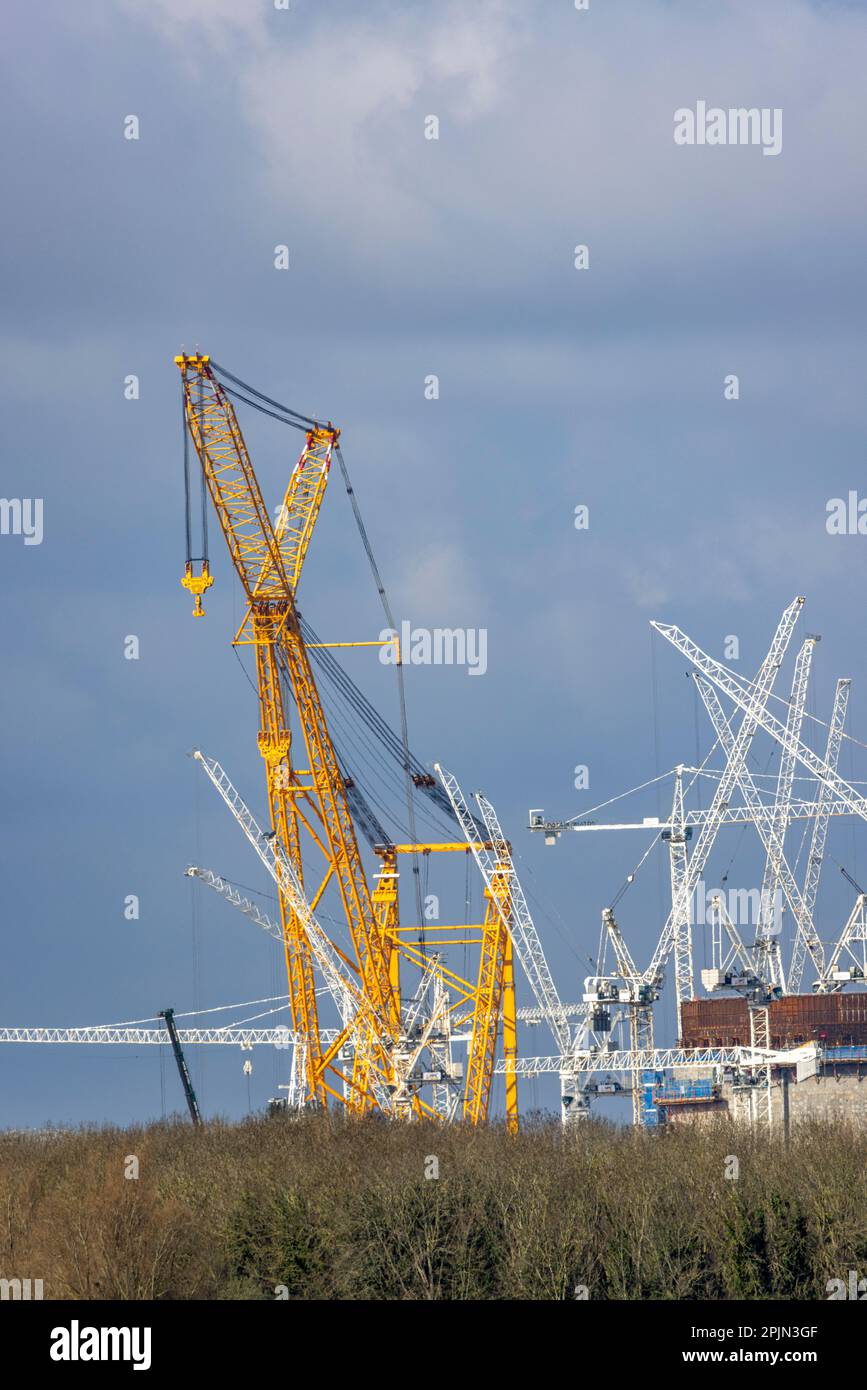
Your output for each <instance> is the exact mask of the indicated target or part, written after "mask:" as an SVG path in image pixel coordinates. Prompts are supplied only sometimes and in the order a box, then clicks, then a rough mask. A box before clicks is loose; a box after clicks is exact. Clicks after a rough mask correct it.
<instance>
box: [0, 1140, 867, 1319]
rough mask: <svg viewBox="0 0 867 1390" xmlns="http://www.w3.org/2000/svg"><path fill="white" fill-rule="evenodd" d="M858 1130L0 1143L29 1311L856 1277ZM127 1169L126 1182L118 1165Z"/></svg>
mask: <svg viewBox="0 0 867 1390" xmlns="http://www.w3.org/2000/svg"><path fill="white" fill-rule="evenodd" d="M865 1160H867V1136H865V1135H864V1134H863V1133H859V1132H858V1131H857V1130H855V1129H851V1128H849V1127H847V1126H820V1125H818V1124H817V1125H812V1124H811V1125H802V1126H799V1127H798V1128H797V1129H796V1130H795V1132H794V1133H793V1135H792V1137H791V1139H790V1141H789V1143H788V1144H784V1143H783V1141H782V1139H781V1138H779V1139H778V1138H775V1137H774V1138H768V1137H766V1136H762V1135H753V1134H751V1133H750V1132H748V1131H745V1130H742V1129H738V1128H735V1127H733V1126H732V1125H731V1124H730V1123H728V1122H726V1121H721V1122H719V1123H718V1124H717V1125H715V1126H712V1127H709V1128H707V1129H691V1128H688V1127H679V1126H672V1127H670V1128H669V1129H668V1130H666V1131H663V1132H658V1133H636V1132H633V1131H631V1130H627V1129H620V1128H615V1127H611V1126H609V1125H606V1124H603V1123H600V1122H590V1123H587V1124H585V1125H582V1126H579V1127H578V1128H577V1129H576V1130H575V1132H573V1133H571V1134H563V1133H562V1132H561V1131H560V1129H559V1127H557V1126H555V1125H553V1124H543V1123H539V1124H537V1125H529V1126H525V1128H524V1131H523V1132H522V1133H521V1135H519V1136H518V1137H517V1138H513V1137H510V1136H509V1135H508V1134H506V1133H505V1132H504V1131H503V1130H502V1129H501V1128H499V1127H496V1126H494V1127H491V1128H487V1129H479V1130H475V1131H473V1130H471V1129H468V1128H463V1127H454V1128H442V1129H440V1128H434V1127H429V1126H403V1125H391V1124H387V1123H382V1122H379V1121H376V1120H370V1121H365V1122H347V1121H345V1120H342V1119H341V1118H340V1117H338V1116H324V1115H313V1116H308V1117H304V1118H301V1119H289V1118H285V1117H281V1118H274V1119H261V1120H255V1121H250V1122H247V1123H244V1124H240V1125H232V1124H227V1123H226V1124H224V1123H219V1122H217V1123H210V1124H208V1125H206V1126H205V1127H204V1128H203V1129H201V1130H198V1131H196V1130H193V1129H192V1128H191V1127H189V1126H188V1125H187V1124H185V1123H181V1122H180V1121H178V1122H176V1123H163V1124H154V1125H150V1126H147V1127H143V1128H140V1129H132V1130H116V1129H94V1130H82V1131H77V1132H72V1133H60V1134H56V1135H38V1136H35V1135H17V1134H3V1135H0V1278H5V1279H15V1278H20V1279H28V1278H29V1279H31V1280H35V1279H42V1280H43V1287H44V1296H45V1297H46V1298H71V1299H75V1298H120V1299H197V1298H198V1299H201V1298H205V1299H239V1298H243V1299H273V1298H277V1297H288V1298H291V1299H450V1300H454V1299H568V1298H576V1297H578V1298H584V1297H588V1298H590V1299H729V1298H749V1299H763V1298H767V1299H775V1298H807V1299H824V1298H827V1297H828V1293H827V1285H828V1281H829V1280H831V1279H843V1280H846V1279H847V1278H848V1273H849V1271H850V1270H855V1271H856V1272H857V1273H858V1276H859V1278H860V1277H864V1276H867V1162H865ZM136 1173H137V1174H138V1176H135V1174H136Z"/></svg>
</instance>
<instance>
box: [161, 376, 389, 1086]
mask: <svg viewBox="0 0 867 1390" xmlns="http://www.w3.org/2000/svg"><path fill="white" fill-rule="evenodd" d="M175 362H176V364H177V366H178V368H179V370H180V372H181V377H182V381H183V392H184V409H185V418H186V424H187V428H188V430H189V436H190V438H191V439H192V441H193V445H194V447H195V450H196V453H197V455H198V458H199V462H200V464H201V469H202V475H203V478H204V483H205V486H206V488H207V491H208V494H209V496H210V500H211V502H212V504H213V507H214V510H215V511H216V514H217V518H218V520H219V522H220V527H221V530H222V532H223V535H224V537H225V539H226V544H227V545H228V548H229V554H230V555H231V558H232V563H233V564H234V567H235V570H236V572H237V574H238V578H239V579H240V581H241V584H242V586H243V589H244V592H245V595H246V599H247V610H246V613H245V615H244V618H243V620H242V622H241V625H240V627H239V629H238V632H237V633H236V635H235V638H234V645H251V646H253V648H254V650H255V658H256V674H257V684H258V693H259V714H260V728H259V740H258V742H259V751H260V753H261V755H262V758H263V760H264V763H265V772H266V782H267V791H268V803H269V810H270V816H271V827H272V832H273V834H274V836H275V837H276V840H277V842H278V844H279V848H280V850H281V851H282V853H283V855H284V856H285V857H286V859H287V860H288V861H289V862H290V863H291V864H292V866H293V868H294V869H295V872H296V874H297V876H298V878H299V881H302V882H303V879H302V872H303V870H302V859H301V844H300V840H301V827H302V826H303V827H304V828H305V829H306V830H307V831H308V832H309V834H310V836H311V838H312V840H313V842H314V843H315V844H316V845H317V846H318V847H319V849H320V850H321V852H322V856H323V859H324V873H323V877H322V879H321V881H320V883H319V884H318V885H317V887H316V888H315V892H314V894H313V895H312V896H311V897H310V899H309V900H310V905H311V907H312V908H313V909H314V910H315V908H316V905H317V903H318V902H319V900H320V898H321V897H322V894H323V893H324V891H325V889H326V887H327V886H328V883H329V882H330V881H331V880H332V879H333V880H334V881H335V882H336V884H337V886H338V889H339V892H340V896H341V900H342V903H343V909H344V913H345V916H346V921H347V925H348V927H349V931H350V936H351V938H352V944H353V948H354V953H355V961H354V966H355V968H356V969H357V971H358V974H359V976H360V982H361V988H362V991H363V993H364V995H365V996H366V997H367V999H368V1000H369V1001H370V1004H371V1008H372V1010H373V1012H374V1013H375V1016H376V1017H377V1019H378V1021H379V1025H380V1027H379V1030H378V1032H379V1036H372V1034H373V1031H374V1030H373V1028H372V1027H371V1026H370V1025H369V1024H365V1025H363V1026H362V1028H361V1030H360V1036H359V1037H357V1038H356V1040H355V1042H356V1046H355V1058H354V1063H353V1073H352V1077H351V1078H347V1077H346V1076H344V1074H343V1073H342V1072H340V1070H339V1069H338V1067H337V1065H336V1058H337V1057H338V1056H339V1054H340V1050H341V1048H342V1046H343V1044H344V1042H345V1040H346V1035H347V1034H348V1033H349V1031H350V1028H351V1025H347V1028H346V1029H344V1030H343V1032H342V1033H341V1034H340V1035H339V1036H338V1038H337V1039H336V1041H335V1042H334V1043H333V1044H332V1045H331V1046H330V1047H329V1048H328V1049H327V1051H325V1052H323V1050H322V1047H321V1045H320V1040H319V1021H318V1016H317V1009H316V996H315V989H314V976H313V964H312V959H311V952H310V944H309V941H308V940H307V937H306V935H305V932H304V930H303V927H302V924H301V923H300V922H299V920H298V917H297V914H296V913H295V911H294V909H293V906H292V903H291V901H289V900H287V898H286V895H285V894H284V893H282V892H281V893H280V894H279V900H280V915H281V922H282V926H283V931H284V939H285V948H286V967H287V978H288V983H289V1002H290V1007H291V1012H292V1020H293V1025H294V1027H295V1029H296V1031H297V1032H298V1033H299V1035H300V1036H301V1037H303V1038H304V1040H305V1046H306V1054H305V1055H306V1072H307V1085H308V1089H309V1095H310V1097H311V1098H313V1099H315V1100H317V1101H319V1102H320V1103H324V1101H325V1094H326V1092H329V1093H330V1094H332V1095H334V1096H337V1097H338V1098H339V1099H341V1100H345V1102H346V1104H347V1106H348V1107H349V1108H350V1109H352V1110H354V1111H357V1112H363V1111H365V1110H367V1109H369V1108H371V1107H372V1106H373V1104H374V1096H373V1092H372V1089H371V1085H370V1066H371V1058H372V1056H374V1055H375V1056H376V1057H377V1060H378V1062H379V1065H380V1067H381V1069H382V1070H386V1071H387V1068H388V1059H387V1054H388V1051H389V1049H390V1047H391V1046H392V1045H393V1041H394V1039H395V1038H396V1037H397V1035H398V1033H399V1030H400V1018H399V1008H398V1003H397V1001H396V999H395V996H394V993H393V990H392V988H391V984H390V978H389V965H388V958H387V953H386V952H385V951H384V949H383V938H382V935H381V933H380V931H379V930H378V928H377V924H376V919H375V915H374V910H373V905H372V903H371V899H370V892H369V889H368V885H367V880H366V878H365V874H364V868H363V865H362V862H361V857H360V855H359V852H358V844H357V842H356V838H355V830H354V826H353V823H352V817H351V815H350V812H349V807H348V805H347V800H346V792H345V788H344V785H343V779H342V777H341V774H340V770H339V767H338V764H337V758H336V755H335V752H334V747H333V745H332V742H331V738H330V736H329V732H328V727H327V724H326V721H325V715H324V713H323V710H322V705H321V702H320V699H319V695H318V691H317V688H316V682H315V680H314V678H313V673H312V671H311V668H310V661H309V657H308V655H307V651H306V649H305V645H304V640H303V638H302V635H301V628H300V621H299V617H298V613H297V610H296V606H295V591H296V587H297V584H298V581H299V578H300V575H301V570H302V566H303V563H304V557H305V555H306V553H307V548H308V546H309V543H310V537H311V534H312V531H313V527H314V525H315V522H316V517H317V515H318V512H319V508H320V506H321V503H322V497H323V494H324V491H325V486H326V483H327V477H328V465H329V463H330V459H331V452H332V449H333V447H334V444H335V442H336V440H337V437H338V431H337V430H335V429H334V428H333V427H332V426H330V425H329V426H319V425H316V426H314V427H312V428H311V429H310V430H309V432H308V434H307V441H306V446H305V448H304V451H303V452H302V455H301V458H300V459H299V461H298V464H297V465H296V467H295V470H294V471H293V473H292V476H291V478H290V481H289V485H288V488H287V491H286V496H285V498H284V502H283V507H282V509H281V511H280V515H279V520H278V523H277V525H276V527H273V526H272V524H271V519H270V516H269V514H268V509H267V507H266V505H265V502H264V500H263V498H262V494H261V491H260V488H259V484H258V482H257V479H256V475H255V472H254V470H253V466H252V463H251V461H250V457H249V454H248V452H247V447H246V444H245V443H244V438H243V435H242V433H241V430H240V427H239V425H238V421H237V418H236V415H235V410H234V407H233V405H232V402H231V401H230V400H229V398H228V396H227V394H226V391H225V390H224V389H223V387H222V386H221V384H220V382H219V381H218V380H217V378H216V376H215V374H214V371H213V369H212V367H211V361H210V358H209V357H208V356H206V355H204V354H199V353H196V354H194V355H192V356H187V355H181V356H179V357H176V358H175ZM209 581H210V582H212V580H211V576H210V574H209V570H208V562H207V559H205V560H203V561H202V569H201V573H200V574H198V575H197V574H195V573H194V562H193V561H192V560H191V559H190V558H189V556H188V561H187V569H186V573H185V575H184V578H183V580H182V583H183V584H184V586H185V587H186V588H188V589H189V590H190V591H191V592H192V593H193V594H194V595H195V597H196V613H197V616H198V614H199V613H200V612H201V594H202V592H203V590H204V588H206V587H209ZM281 666H282V667H283V669H284V670H285V671H287V672H288V675H289V679H290V682H291V688H292V694H293V698H294V701H295V704H296V707H297V710H298V716H299V722H300V726H301V731H302V735H303V738H304V744H305V752H306V763H307V766H306V768H298V767H296V766H294V765H293V761H292V751H293V750H292V738H291V733H290V728H289V721H288V719H287V711H286V710H285V708H284V705H283V697H282V690H281V684H280V669H281ZM327 1070H331V1071H332V1072H333V1073H334V1074H335V1075H336V1076H337V1077H339V1079H340V1081H341V1082H343V1083H347V1082H348V1085H345V1090H344V1093H343V1094H341V1093H340V1092H339V1091H336V1090H334V1089H333V1088H332V1087H331V1086H330V1085H329V1084H328V1083H327V1082H326V1079H325V1073H326V1071H327Z"/></svg>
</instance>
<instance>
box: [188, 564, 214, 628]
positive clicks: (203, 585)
mask: <svg viewBox="0 0 867 1390" xmlns="http://www.w3.org/2000/svg"><path fill="white" fill-rule="evenodd" d="M213 582H214V576H213V575H212V574H211V572H210V570H209V569H208V563H207V561H205V562H204V563H203V564H202V572H201V574H193V565H192V561H188V563H187V568H186V570H185V571H184V576H183V578H182V580H181V583H182V584H183V586H184V588H185V589H188V590H189V592H190V593H191V594H192V595H193V597H194V598H195V600H196V606H195V608H194V609H193V617H194V618H204V616H205V610H204V608H203V607H202V594H203V593H204V592H205V590H206V589H210V587H211V585H212V584H213Z"/></svg>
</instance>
